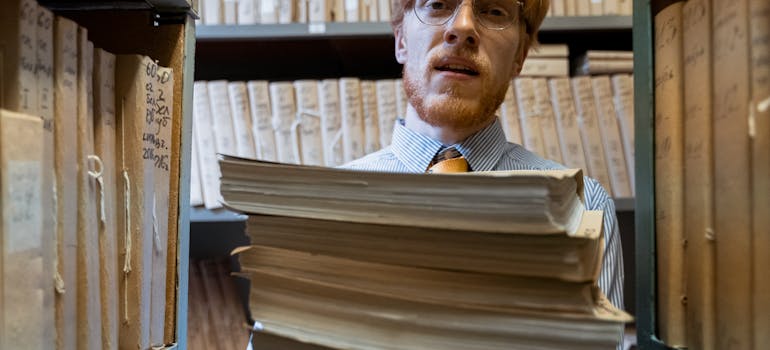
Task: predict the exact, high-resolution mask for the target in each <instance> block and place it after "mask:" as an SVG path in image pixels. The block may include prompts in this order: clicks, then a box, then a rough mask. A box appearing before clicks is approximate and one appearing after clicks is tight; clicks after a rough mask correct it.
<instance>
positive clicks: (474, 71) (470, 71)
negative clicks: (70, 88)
mask: <svg viewBox="0 0 770 350" xmlns="http://www.w3.org/2000/svg"><path fill="white" fill-rule="evenodd" d="M433 68H434V69H436V70H438V71H442V72H452V73H458V74H464V75H469V76H478V75H479V69H478V68H477V66H476V65H475V64H474V63H473V62H472V61H470V60H467V59H463V58H457V57H446V58H442V59H440V60H439V61H438V62H436V63H435V64H434V65H433Z"/></svg>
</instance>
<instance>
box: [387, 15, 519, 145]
mask: <svg viewBox="0 0 770 350" xmlns="http://www.w3.org/2000/svg"><path fill="white" fill-rule="evenodd" d="M511 1H514V0H511ZM417 2H418V3H419V0H417ZM459 6H460V7H459V8H458V9H457V13H456V14H455V16H454V17H453V18H450V19H449V21H448V22H447V23H446V24H444V25H439V26H433V25H427V24H424V23H422V22H420V20H419V19H418V18H417V17H415V14H414V11H413V10H412V9H411V8H410V9H407V10H406V11H405V13H404V21H403V24H402V26H401V28H400V30H397V31H396V33H395V36H396V59H397V60H398V62H399V63H401V64H403V65H404V89H405V90H406V93H407V97H408V99H409V103H410V104H411V105H412V106H413V107H414V108H415V110H416V111H417V114H418V115H419V117H420V118H421V119H422V120H424V121H425V122H426V123H428V124H430V125H432V126H436V127H441V128H453V129H454V130H467V129H479V128H481V127H483V126H484V125H486V124H487V123H488V122H489V121H491V119H492V118H493V117H494V112H495V110H497V107H498V106H499V105H500V103H501V102H502V101H503V98H504V96H505V91H506V89H507V88H508V85H509V83H510V80H511V79H512V78H513V77H514V76H515V75H516V74H518V72H519V70H520V67H521V63H522V62H523V60H524V57H525V56H526V55H525V54H522V52H523V53H526V48H523V47H522V45H520V44H521V40H522V31H521V27H520V26H519V25H512V26H510V27H508V28H506V29H503V30H492V29H487V28H486V27H484V26H482V25H481V24H480V23H478V22H477V20H476V18H474V15H473V9H472V6H471V0H464V2H462V3H461V4H460V5H459Z"/></svg>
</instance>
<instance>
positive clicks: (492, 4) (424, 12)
mask: <svg viewBox="0 0 770 350" xmlns="http://www.w3.org/2000/svg"><path fill="white" fill-rule="evenodd" d="M471 1H472V7H473V16H474V17H475V18H476V21H478V22H479V24H481V25H482V26H484V27H485V28H487V29H492V30H503V29H505V28H508V27H510V26H511V25H513V24H515V23H518V21H519V13H520V11H521V7H522V6H523V5H524V4H523V3H522V2H521V1H516V0H471ZM461 3H462V1H461V0H416V1H415V4H414V14H415V15H416V16H417V19H419V20H420V22H422V23H424V24H427V25H432V26H442V25H444V24H446V23H447V22H448V21H449V19H450V18H452V17H454V16H455V15H457V9H459V8H460V4H461Z"/></svg>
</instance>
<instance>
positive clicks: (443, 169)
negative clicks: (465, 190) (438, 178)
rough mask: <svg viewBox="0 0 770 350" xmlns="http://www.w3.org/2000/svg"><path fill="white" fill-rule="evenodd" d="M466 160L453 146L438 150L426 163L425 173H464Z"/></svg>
mask: <svg viewBox="0 0 770 350" xmlns="http://www.w3.org/2000/svg"><path fill="white" fill-rule="evenodd" d="M468 170H469V169H468V161H466V160H465V158H464V157H463V155H462V154H461V153H460V151H458V150H457V149H456V148H454V147H448V148H445V149H443V150H440V151H438V153H436V156H434V157H433V160H432V161H431V162H430V165H428V170H427V171H426V172H427V173H434V174H435V173H465V172H468Z"/></svg>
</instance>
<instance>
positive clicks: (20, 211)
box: [5, 161, 43, 253]
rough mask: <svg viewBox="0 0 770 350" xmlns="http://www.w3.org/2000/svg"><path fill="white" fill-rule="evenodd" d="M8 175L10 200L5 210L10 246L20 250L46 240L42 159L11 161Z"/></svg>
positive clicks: (17, 250)
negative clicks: (43, 238)
mask: <svg viewBox="0 0 770 350" xmlns="http://www.w3.org/2000/svg"><path fill="white" fill-rule="evenodd" d="M5 171H7V172H6V176H7V183H6V185H5V186H7V191H8V203H10V205H7V206H6V207H5V210H7V211H8V212H6V213H7V214H10V215H8V216H7V217H8V218H9V220H8V222H7V223H6V225H7V226H6V230H5V232H6V249H7V250H8V252H11V253H13V252H20V251H24V250H28V249H34V248H38V247H40V245H41V244H42V229H43V228H42V225H43V221H42V220H43V219H42V216H41V204H42V202H41V197H40V193H41V190H42V187H43V186H42V183H41V181H42V180H41V178H40V176H41V174H40V173H41V166H40V162H39V161H9V162H8V168H7V169H6V170H5Z"/></svg>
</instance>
